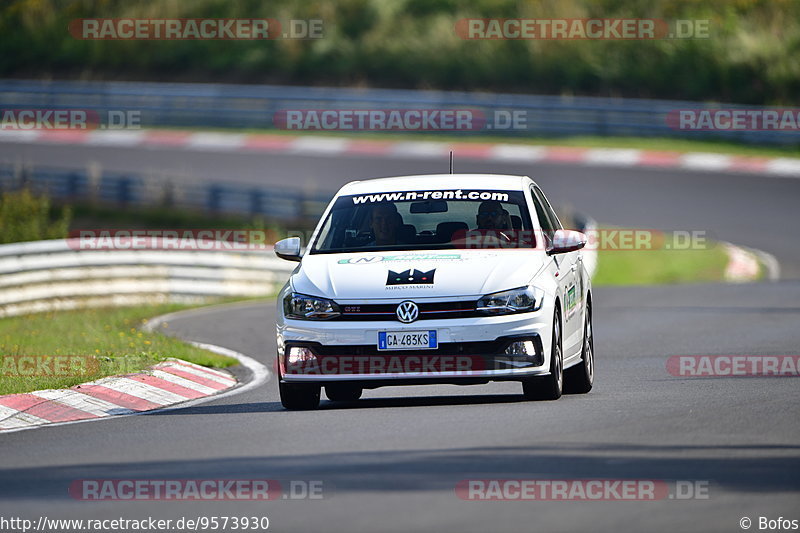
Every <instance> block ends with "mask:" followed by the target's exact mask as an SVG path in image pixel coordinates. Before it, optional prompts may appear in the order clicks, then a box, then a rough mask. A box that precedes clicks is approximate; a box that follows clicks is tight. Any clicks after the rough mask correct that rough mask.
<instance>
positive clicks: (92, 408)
mask: <svg viewBox="0 0 800 533" xmlns="http://www.w3.org/2000/svg"><path fill="white" fill-rule="evenodd" d="M31 394H32V395H33V396H38V397H39V398H43V399H45V400H50V401H51V402H53V403H57V404H61V405H66V406H67V407H72V408H73V409H78V410H80V411H85V412H87V413H90V414H93V415H95V416H109V415H121V414H128V413H133V412H134V411H133V410H132V409H125V408H124V407H121V406H119V405H116V404H113V403H110V402H107V401H105V400H101V399H100V398H95V397H93V396H89V395H86V394H81V393H80V392H77V391H73V390H69V389H67V390H40V391H35V392H32V393H31Z"/></svg>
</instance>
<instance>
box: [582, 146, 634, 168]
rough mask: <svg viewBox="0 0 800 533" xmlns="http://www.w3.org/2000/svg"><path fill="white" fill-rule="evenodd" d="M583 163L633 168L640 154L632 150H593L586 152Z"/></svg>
mask: <svg viewBox="0 0 800 533" xmlns="http://www.w3.org/2000/svg"><path fill="white" fill-rule="evenodd" d="M584 157H585V159H584V163H586V164H589V165H612V166H626V167H627V166H633V165H636V164H638V163H639V161H640V159H641V157H642V152H641V150H633V149H613V148H595V149H592V150H589V151H588V152H586V155H585V156H584Z"/></svg>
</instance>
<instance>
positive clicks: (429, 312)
mask: <svg viewBox="0 0 800 533" xmlns="http://www.w3.org/2000/svg"><path fill="white" fill-rule="evenodd" d="M415 303H416V304H417V306H419V318H418V319H417V320H433V319H439V318H468V317H474V316H479V315H478V312H477V311H476V310H475V301H460V302H435V303H432V302H429V303H420V302H415ZM398 305H399V303H396V304H361V305H340V306H339V307H340V309H341V312H342V314H341V315H339V316H338V317H337V318H334V319H333V320H344V321H359V322H360V321H376V320H397V314H396V311H397V306H398Z"/></svg>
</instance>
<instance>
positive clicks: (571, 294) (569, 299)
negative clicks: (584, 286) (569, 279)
mask: <svg viewBox="0 0 800 533" xmlns="http://www.w3.org/2000/svg"><path fill="white" fill-rule="evenodd" d="M577 295H578V292H577V291H576V290H575V285H572V286H571V287H570V288H568V289H567V294H566V298H565V300H566V303H567V320H569V319H570V318H571V317H572V315H574V314H575V306H576V305H577V304H578V296H577Z"/></svg>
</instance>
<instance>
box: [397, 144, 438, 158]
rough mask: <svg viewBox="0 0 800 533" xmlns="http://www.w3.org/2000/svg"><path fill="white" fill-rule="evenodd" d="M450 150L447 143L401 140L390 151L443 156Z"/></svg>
mask: <svg viewBox="0 0 800 533" xmlns="http://www.w3.org/2000/svg"><path fill="white" fill-rule="evenodd" d="M449 151H450V147H449V145H448V144H445V143H436V142H399V143H395V144H394V145H393V146H392V147H391V149H390V150H389V153H391V154H392V155H401V156H407V157H443V156H446V155H447V154H448V153H449Z"/></svg>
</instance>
